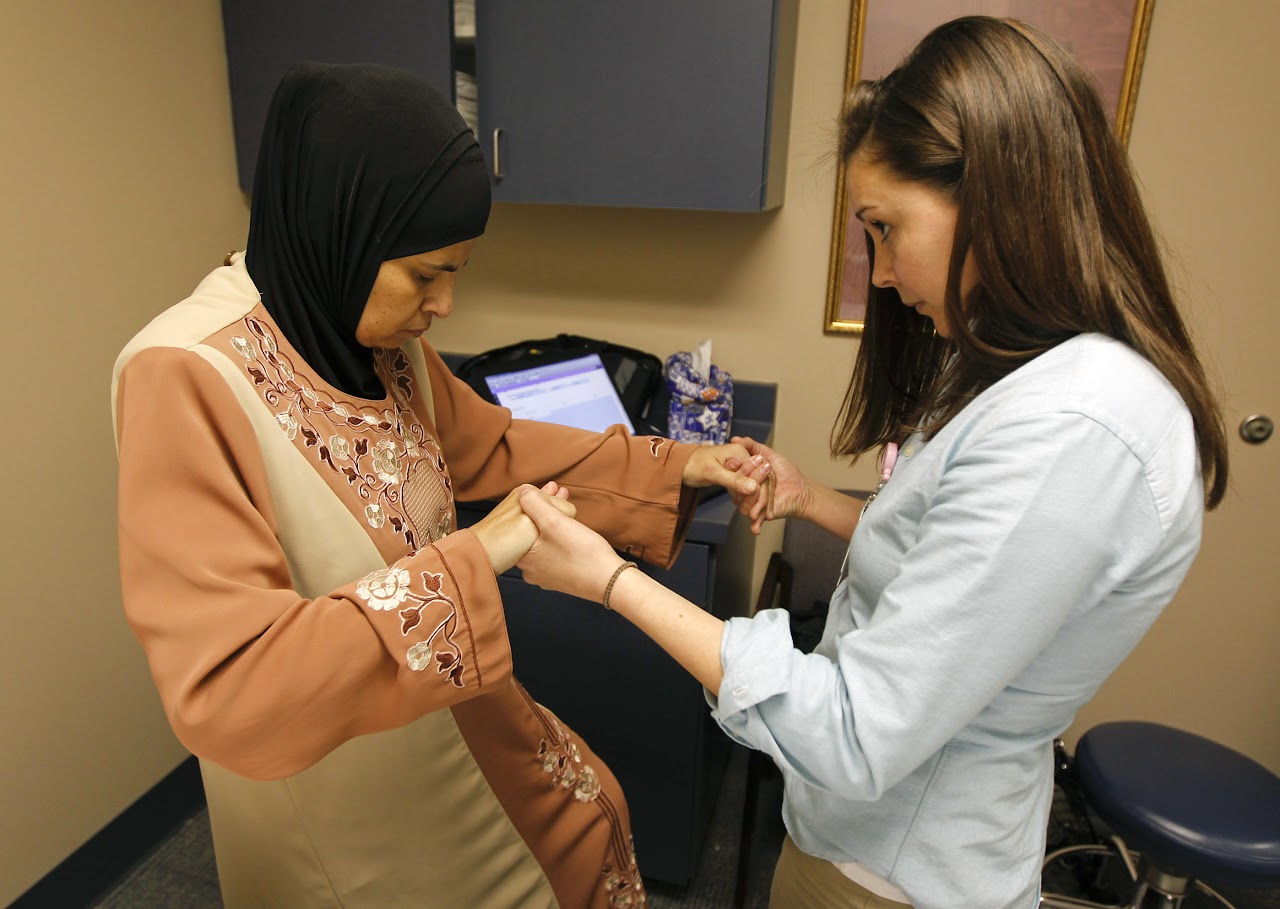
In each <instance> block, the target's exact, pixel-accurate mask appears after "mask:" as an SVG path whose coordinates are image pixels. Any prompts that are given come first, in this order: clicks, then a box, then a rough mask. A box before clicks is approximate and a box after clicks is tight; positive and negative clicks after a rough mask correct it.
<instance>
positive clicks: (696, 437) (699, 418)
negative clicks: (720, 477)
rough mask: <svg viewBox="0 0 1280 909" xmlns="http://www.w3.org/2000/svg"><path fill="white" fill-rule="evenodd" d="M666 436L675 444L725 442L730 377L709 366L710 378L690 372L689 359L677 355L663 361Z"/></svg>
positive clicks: (729, 411)
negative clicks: (668, 396)
mask: <svg viewBox="0 0 1280 909" xmlns="http://www.w3.org/2000/svg"><path fill="white" fill-rule="evenodd" d="M666 375H667V389H668V390H669V391H670V392H671V404H670V406H669V407H668V410H667V435H668V436H669V437H670V438H672V439H675V440H676V441H678V442H710V443H712V444H715V445H719V444H721V443H723V442H726V441H728V439H729V427H730V425H731V424H732V423H733V377H732V376H731V375H729V374H728V373H727V372H725V371H724V370H723V369H721V368H720V367H719V366H716V365H715V364H714V363H713V364H711V378H710V381H708V380H707V377H705V376H703V375H702V374H701V373H699V372H697V371H695V370H694V367H693V355H692V354H690V353H688V352H687V351H677V352H676V353H673V354H672V355H671V356H669V357H667V369H666Z"/></svg>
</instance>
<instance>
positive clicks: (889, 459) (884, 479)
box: [880, 442, 898, 483]
mask: <svg viewBox="0 0 1280 909" xmlns="http://www.w3.org/2000/svg"><path fill="white" fill-rule="evenodd" d="M897 463H898V443H897V442H890V443H888V444H887V445H885V447H884V459H883V460H882V461H881V462H880V482H881V483H888V482H889V477H891V476H893V466H894V465H895V464H897Z"/></svg>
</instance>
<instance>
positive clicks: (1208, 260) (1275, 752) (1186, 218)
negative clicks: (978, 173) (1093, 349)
mask: <svg viewBox="0 0 1280 909" xmlns="http://www.w3.org/2000/svg"><path fill="white" fill-rule="evenodd" d="M1277 33H1280V5H1277V4H1273V3H1271V2H1270V0H1240V2H1238V3H1232V4H1222V5H1219V6H1215V7H1214V12H1213V14H1212V15H1211V16H1210V15H1206V14H1205V12H1204V10H1203V8H1202V7H1201V5H1200V4H1194V3H1162V4H1160V5H1159V6H1157V7H1156V10H1155V15H1154V17H1153V18H1152V23H1151V34H1150V39H1149V43H1148V47H1147V54H1146V64H1145V66H1144V68H1143V72H1142V83H1141V88H1140V91H1139V95H1138V101H1137V105H1136V107H1135V115H1134V121H1133V132H1132V134H1131V139H1130V142H1129V151H1130V154H1131V155H1132V158H1133V162H1134V166H1135V168H1136V171H1137V174H1138V177H1139V180H1140V182H1141V186H1142V191H1143V195H1144V198H1145V199H1146V202H1147V205H1148V208H1149V210H1150V211H1151V214H1152V217H1153V220H1154V222H1155V226H1156V229H1157V231H1158V232H1159V233H1160V234H1161V236H1162V238H1163V239H1164V241H1165V245H1166V247H1167V249H1168V250H1169V257H1168V258H1169V263H1170V277H1171V279H1172V281H1173V283H1174V287H1175V291H1176V292H1177V293H1178V296H1179V299H1180V302H1181V303H1182V304H1183V307H1184V311H1185V312H1186V313H1187V315H1188V318H1189V321H1190V323H1191V329H1192V331H1193V333H1194V335H1195V338H1196V340H1197V343H1198V344H1199V347H1200V352H1201V353H1202V354H1203V355H1204V357H1205V359H1206V361H1207V362H1206V366H1207V368H1208V369H1209V372H1210V376H1211V378H1212V379H1213V380H1215V381H1216V382H1217V384H1218V385H1219V387H1220V388H1221V389H1222V402H1223V405H1224V411H1225V412H1224V417H1225V420H1226V431H1227V441H1228V445H1229V447H1230V453H1231V482H1230V488H1229V491H1228V493H1227V497H1226V499H1225V501H1224V502H1223V503H1222V505H1221V506H1220V507H1219V508H1218V509H1217V510H1215V511H1213V512H1210V513H1209V514H1208V515H1206V517H1205V525H1204V539H1203V543H1202V545H1201V548H1200V554H1199V556H1198V558H1197V560H1196V563H1195V565H1194V566H1193V567H1192V569H1191V572H1190V574H1189V575H1188V577H1187V580H1186V582H1185V583H1184V585H1183V587H1182V590H1181V591H1180V592H1179V594H1178V596H1177V598H1176V599H1175V600H1174V601H1173V603H1171V604H1170V605H1169V607H1168V609H1166V611H1165V614H1164V615H1163V616H1161V618H1160V620H1159V621H1158V622H1156V625H1155V627H1154V628H1153V629H1152V630H1151V632H1149V633H1148V635H1147V637H1146V639H1145V640H1144V641H1143V642H1142V643H1141V644H1140V645H1139V647H1138V649H1137V650H1136V651H1134V653H1133V654H1132V655H1131V656H1130V657H1129V659H1128V660H1127V661H1126V662H1125V663H1124V664H1123V665H1122V666H1121V667H1120V669H1119V670H1117V672H1116V674H1115V675H1114V676H1113V677H1112V679H1111V680H1109V681H1108V682H1107V684H1106V685H1104V686H1103V688H1102V690H1101V691H1100V692H1099V694H1098V696H1097V697H1096V698H1095V699H1094V701H1093V702H1092V703H1090V704H1089V705H1087V706H1086V707H1085V708H1084V709H1083V710H1082V711H1081V713H1080V716H1079V717H1078V718H1077V720H1076V724H1075V726H1074V727H1073V729H1072V730H1071V735H1072V737H1074V736H1075V735H1078V734H1079V733H1081V732H1083V730H1085V729H1087V728H1089V727H1090V726H1092V725H1094V724H1095V723H1097V722H1101V721H1103V720H1107V719H1120V718H1124V719H1139V718H1141V719H1153V720H1159V721H1163V722H1167V723H1170V724H1173V725H1177V726H1181V727H1182V728H1185V729H1188V730H1190V731H1194V732H1198V733H1200V734H1202V735H1206V736H1209V737H1211V738H1215V739H1217V740H1218V741H1221V742H1223V743H1224V744H1226V745H1229V746H1231V747H1234V748H1236V749H1238V750H1240V751H1243V752H1244V753H1246V754H1248V755H1249V756H1250V757H1252V758H1254V759H1255V760H1258V761H1261V762H1262V763H1263V764H1266V765H1267V766H1269V767H1270V768H1271V769H1272V770H1274V771H1277V772H1280V721H1277V717H1280V548H1278V544H1277V539H1278V536H1277V532H1276V520H1277V517H1280V440H1277V439H1275V438H1274V437H1273V429H1274V426H1273V423H1272V419H1273V418H1274V416H1275V415H1276V414H1277V413H1280V357H1278V356H1277V354H1276V351H1277V350H1278V349H1280V305H1277V301H1276V298H1277V288H1280V255H1278V254H1277V253H1276V250H1275V242H1276V240H1275V238H1276V237H1277V236H1280V180H1277V179H1276V178H1275V162H1274V155H1275V149H1276V148H1277V147H1280V119H1277V118H1276V117H1275V116H1273V115H1272V114H1270V113H1267V112H1269V111H1272V110H1273V109H1274V106H1275V105H1274V98H1273V97H1272V96H1273V94H1274V91H1273V89H1274V86H1276V85H1277V84H1280V56H1278V55H1276V54H1275V53H1274V50H1273V49H1272V48H1271V46H1270V42H1271V38H1270V37H1269V36H1272V35H1275V34H1277ZM1189 60H1197V61H1200V63H1199V64H1197V65H1194V66H1188V65H1187V61H1189ZM1209 61H1223V62H1225V61H1231V65H1230V66H1219V65H1216V63H1212V62H1209ZM1224 99H1229V103H1224Z"/></svg>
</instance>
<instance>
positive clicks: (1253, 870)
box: [1075, 722, 1280, 888]
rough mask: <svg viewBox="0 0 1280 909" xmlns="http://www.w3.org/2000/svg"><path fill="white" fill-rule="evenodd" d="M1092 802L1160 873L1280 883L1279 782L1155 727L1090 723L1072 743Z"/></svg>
mask: <svg viewBox="0 0 1280 909" xmlns="http://www.w3.org/2000/svg"><path fill="white" fill-rule="evenodd" d="M1075 760H1076V771H1077V773H1078V775H1079V780H1080V785H1081V787H1082V788H1083V789H1084V791H1085V794H1086V795H1087V797H1088V800H1089V803H1090V805H1092V806H1093V808H1094V810H1095V811H1097V813H1098V815H1099V816H1100V817H1101V818H1102V819H1103V820H1104V821H1106V823H1107V824H1108V825H1109V826H1111V828H1112V829H1114V830H1115V832H1116V833H1117V834H1118V835H1119V836H1120V838H1121V839H1122V840H1124V842H1125V843H1126V844H1127V845H1128V846H1129V847H1130V848H1132V849H1135V850H1137V851H1138V852H1139V853H1141V854H1142V855H1143V856H1144V857H1146V858H1147V859H1149V860H1150V861H1151V862H1152V863H1153V864H1155V865H1156V866H1158V867H1160V868H1162V869H1164V870H1165V871H1168V872H1172V873H1176V874H1179V875H1182V876H1185V877H1188V878H1194V879H1196V880H1205V881H1210V882H1214V883H1223V884H1228V885H1231V886H1235V887H1247V888H1270V887H1277V886H1280V777H1277V776H1276V775H1275V774H1273V773H1272V772H1271V771H1269V770H1268V769H1267V768H1265V767H1263V766H1262V765H1261V764H1259V763H1257V762H1256V761H1253V760H1251V759H1250V758H1247V757H1245V756H1244V755H1243V754H1240V753H1239V752H1237V751H1233V750H1232V749H1230V748H1227V747H1226V746H1224V745H1220V744H1218V743H1217V742H1213V741H1210V740H1209V739H1205V738H1202V737H1200V736H1198V735H1193V734H1192V733H1189V732H1183V731H1181V730H1178V729H1172V728H1170V727H1168V726H1163V725H1160V724H1158V723H1144V722H1116V723H1103V724H1101V725H1099V726H1095V727H1093V728H1092V729H1090V730H1089V731H1088V732H1086V733H1085V734H1084V735H1083V736H1081V738H1080V741H1079V743H1078V744H1077V746H1076V757H1075Z"/></svg>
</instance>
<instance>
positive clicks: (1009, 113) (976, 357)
mask: <svg viewBox="0 0 1280 909" xmlns="http://www.w3.org/2000/svg"><path fill="white" fill-rule="evenodd" d="M839 154H840V162H841V164H842V165H843V166H847V165H848V163H849V161H850V159H851V158H852V157H853V156H854V155H855V154H857V155H859V156H865V157H866V158H867V159H868V160H871V161H875V162H876V163H878V164H880V165H882V166H885V167H887V168H888V170H889V171H890V173H892V174H893V175H894V177H896V178H897V179H901V180H908V181H912V182H918V183H921V184H924V185H927V186H929V187H931V188H933V189H935V190H938V191H940V192H943V193H945V194H946V195H947V196H948V197H949V198H950V199H951V200H952V201H954V202H955V204H956V206H957V213H958V216H957V221H956V232H955V238H954V241H953V246H952V250H951V261H950V265H949V273H948V280H947V290H946V299H945V301H944V306H945V308H946V314H947V318H948V322H949V324H950V328H951V335H952V337H951V338H950V339H947V340H944V339H942V338H940V337H937V336H936V335H935V334H934V332H933V329H932V325H931V323H930V321H929V319H928V318H926V317H924V316H921V315H919V314H917V313H916V312H914V311H912V310H910V309H908V308H907V307H905V306H902V305H901V302H900V300H899V299H898V295H897V292H896V291H895V290H893V289H882V288H877V287H876V286H875V285H874V284H872V285H870V287H869V294H868V306H867V315H866V321H865V327H864V334H863V339H862V344H861V347H860V349H859V352H858V358H857V362H856V364H855V366H854V372H853V377H852V379H851V381H850V383H849V388H848V391H847V392H846V393H845V399H844V404H843V406H842V408H841V412H840V417H839V419H838V421H837V423H836V426H835V428H834V429H833V430H832V433H831V449H832V452H833V453H834V454H836V455H837V456H849V457H853V458H857V457H858V456H859V455H861V454H863V453H864V452H866V451H868V450H870V449H872V448H875V447H877V446H880V445H882V444H884V443H885V442H889V441H893V440H896V439H900V438H901V437H902V436H904V435H906V434H907V433H909V432H911V431H916V430H922V431H924V432H925V433H926V434H932V433H934V432H936V431H937V430H938V429H939V428H941V427H942V426H943V425H945V424H946V423H947V422H948V421H950V420H951V418H952V417H954V416H955V415H956V414H957V413H959V411H960V410H961V409H962V408H964V407H965V405H966V404H968V403H969V402H970V401H972V400H973V398H974V397H975V396H977V395H978V394H980V393H981V392H982V391H983V390H985V389H986V388H988V387H989V386H991V385H992V384H993V383H994V382H996V381H998V380H999V379H1001V378H1003V377H1004V376H1006V375H1008V374H1009V373H1011V372H1012V371H1013V370H1015V369H1017V368H1018V367H1019V366H1022V365H1023V364H1025V363H1027V362H1029V361H1030V360H1032V359H1034V358H1035V357H1037V356H1039V355H1040V354H1042V353H1044V352H1045V351H1047V350H1049V349H1051V348H1053V347H1054V346H1056V345H1058V344H1060V343H1062V342H1063V341H1066V340H1067V339H1069V338H1071V337H1074V336H1075V335H1078V334H1081V333H1083V332H1099V333H1102V334H1105V335H1109V336H1110V337H1112V338H1115V339H1117V340H1119V341H1122V342H1124V343H1125V344H1128V345H1129V346H1130V347H1132V348H1133V349H1134V350H1136V351H1137V352H1138V353H1140V354H1141V355H1142V356H1144V357H1146V358H1147V359H1148V360H1149V361H1150V362H1151V363H1152V364H1153V365H1154V366H1155V367H1156V368H1157V369H1158V370H1160V372H1161V373H1162V374H1163V375H1164V376H1165V378H1166V379H1167V380H1168V381H1169V383H1170V384H1171V385H1173V387H1174V388H1175V389H1176V390H1177V392H1178V394H1180V395H1181V396H1182V400H1183V401H1184V402H1185V404H1186V406H1187V408H1188V409H1189V410H1190V411H1191V416H1192V419H1193V421H1194V426H1195V433H1196V444H1197V447H1198V449H1199V453H1200V463H1201V468H1202V471H1203V475H1204V485H1205V501H1206V503H1207V504H1208V506H1209V507H1210V508H1213V507H1214V506H1216V505H1217V504H1218V503H1219V502H1220V501H1221V500H1222V496H1223V493H1224V491H1225V489H1226V484H1227V445H1226V434H1225V430H1224V428H1223V422H1222V414H1221V410H1220V408H1219V405H1218V402H1217V400H1216V398H1215V395H1214V394H1213V392H1212V391H1211V390H1210V386H1209V383H1208V381H1207V380H1206V377H1205V372H1204V369H1203V367H1202V366H1201V364H1200V360H1199V358H1198V357H1197V355H1196V352H1195V348H1194V346H1193V344H1192V342H1191V338H1190V336H1189V334H1188V332H1187V329H1186V326H1185V325H1184V323H1183V320H1182V317H1181V316H1180V315H1179V313H1178V308H1177V306H1176V304H1175V302H1174V298H1173V293H1172V291H1171V290H1170V287H1169V282H1168V279H1167V278H1166V276H1165V271H1164V266H1163V264H1162V262H1161V256H1160V252H1159V247H1158V246H1157V243H1156V239H1155V235H1154V232H1153V231H1152V229H1151V225H1150V223H1149V221H1148V218H1147V215H1146V211H1145V209H1144V208H1143V205H1142V200H1141V197H1140V196H1139V194H1138V189H1137V186H1136V183H1135V181H1134V178H1133V175H1132V172H1131V170H1130V166H1129V159H1128V155H1127V154H1126V152H1125V150H1124V148H1123V147H1122V146H1121V144H1120V142H1119V140H1118V139H1117V138H1116V135H1115V133H1114V132H1113V130H1112V129H1111V126H1110V124H1109V122H1108V117H1107V112H1106V108H1105V106H1104V105H1103V102H1102V99H1101V97H1100V95H1099V93H1098V90H1097V88H1096V86H1095V85H1094V83H1093V81H1092V79H1091V77H1090V76H1089V75H1088V74H1087V73H1086V72H1085V71H1084V69H1083V68H1082V67H1081V66H1080V65H1079V64H1078V63H1076V62H1075V60H1074V59H1073V58H1072V57H1071V55H1070V54H1069V53H1067V52H1066V51H1065V50H1064V49H1063V48H1062V47H1061V46H1060V45H1058V44H1057V43H1056V42H1055V41H1054V40H1053V39H1051V38H1049V37H1048V36H1047V35H1045V34H1044V33H1042V32H1040V31H1038V30H1037V29H1035V28H1033V27H1031V26H1029V25H1026V24H1024V23H1021V22H1017V21H1015V20H1009V19H996V18H991V17H985V16H970V17H965V18H961V19H956V20H954V21H952V22H948V23H946V24H945V25H942V26H939V27H938V28H936V29H935V30H934V31H932V32H931V33H930V34H929V35H928V36H926V37H925V38H924V40H923V41H921V42H920V44H919V45H917V46H916V48H915V49H914V50H913V51H912V52H911V53H910V54H909V55H908V56H907V58H906V59H905V60H904V61H903V62H902V63H901V64H900V65H899V66H898V68H897V69H895V70H894V71H893V72H892V73H890V74H889V75H888V76H886V77H884V78H883V79H880V80H878V81H865V82H862V83H860V84H859V85H858V86H857V88H856V89H855V90H854V92H853V93H852V94H851V96H850V98H849V99H848V101H847V103H846V105H845V109H844V111H843V112H842V114H841V118H840V139H839ZM868 247H869V249H870V244H868ZM970 255H971V256H972V257H973V260H974V264H975V265H976V266H977V273H978V274H979V276H980V277H979V280H978V284H977V286H976V287H974V289H973V290H972V291H971V292H969V293H968V294H967V295H966V298H965V299H964V300H961V299H960V294H959V290H958V288H959V287H960V274H961V269H962V267H963V265H964V262H965V260H966V257H967V256H970Z"/></svg>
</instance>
